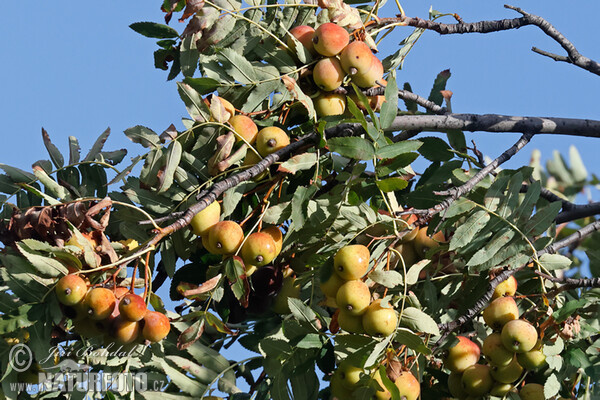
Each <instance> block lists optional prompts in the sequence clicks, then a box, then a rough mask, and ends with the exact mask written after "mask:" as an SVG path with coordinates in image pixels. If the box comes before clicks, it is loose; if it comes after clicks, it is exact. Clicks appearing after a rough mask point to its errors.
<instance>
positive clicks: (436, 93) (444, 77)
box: [428, 69, 451, 106]
mask: <svg viewBox="0 0 600 400" xmlns="http://www.w3.org/2000/svg"><path fill="white" fill-rule="evenodd" d="M450 75H451V74H450V70H449V69H446V70H444V71H442V72H440V73H439V74H438V75H437V76H436V78H435V81H434V82H433V87H432V88H431V93H429V98H428V99H429V100H430V101H433V102H434V103H435V104H437V105H438V106H441V105H442V103H443V102H444V97H443V96H442V94H441V93H440V91H442V90H444V89H446V82H448V79H449V78H450Z"/></svg>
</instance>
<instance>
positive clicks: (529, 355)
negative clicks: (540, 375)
mask: <svg viewBox="0 0 600 400" xmlns="http://www.w3.org/2000/svg"><path fill="white" fill-rule="evenodd" d="M517 361H518V362H519V364H521V366H522V367H523V368H525V369H526V370H527V371H535V370H538V369H540V368H542V367H543V366H545V365H546V355H545V354H544V352H543V350H541V349H538V350H536V349H535V348H534V349H533V350H530V351H528V352H526V353H520V354H517Z"/></svg>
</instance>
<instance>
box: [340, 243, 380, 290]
mask: <svg viewBox="0 0 600 400" xmlns="http://www.w3.org/2000/svg"><path fill="white" fill-rule="evenodd" d="M370 257H371V253H370V252H369V249H368V248H367V247H366V246H363V245H362V244H352V245H348V246H344V247H342V248H341V249H339V250H338V252H337V253H336V254H335V256H334V257H333V269H334V271H335V272H336V274H338V275H339V276H340V278H342V279H345V280H347V281H351V280H355V279H359V278H362V276H363V275H364V274H366V273H367V269H368V268H369V258H370Z"/></svg>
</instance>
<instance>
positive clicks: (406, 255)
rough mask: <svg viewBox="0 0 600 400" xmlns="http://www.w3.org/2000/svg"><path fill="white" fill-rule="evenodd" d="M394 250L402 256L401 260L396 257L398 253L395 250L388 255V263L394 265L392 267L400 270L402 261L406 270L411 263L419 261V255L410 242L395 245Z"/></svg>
mask: <svg viewBox="0 0 600 400" xmlns="http://www.w3.org/2000/svg"><path fill="white" fill-rule="evenodd" d="M395 250H396V251H397V252H398V253H400V255H401V256H402V260H400V257H398V254H396V253H395V252H392V253H391V256H390V264H391V265H393V266H394V268H396V269H398V270H400V271H402V269H403V266H402V261H404V267H406V269H407V270H408V269H409V268H410V267H411V266H412V265H413V264H415V263H416V262H417V261H419V256H418V255H417V252H416V251H415V248H414V247H413V245H412V243H411V242H407V243H403V244H400V245H398V246H396V247H395Z"/></svg>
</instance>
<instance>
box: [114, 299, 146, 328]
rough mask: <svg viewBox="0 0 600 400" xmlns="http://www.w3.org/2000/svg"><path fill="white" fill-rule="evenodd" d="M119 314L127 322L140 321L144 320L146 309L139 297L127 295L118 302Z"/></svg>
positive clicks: (144, 303)
mask: <svg viewBox="0 0 600 400" xmlns="http://www.w3.org/2000/svg"><path fill="white" fill-rule="evenodd" d="M119 312H120V314H121V316H122V317H123V318H125V319H126V320H128V321H140V320H141V319H142V318H144V315H146V312H148V309H147V308H146V302H144V299H143V298H142V297H141V296H138V295H137V294H135V293H129V294H127V295H125V297H123V298H122V299H121V300H120V301H119Z"/></svg>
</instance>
